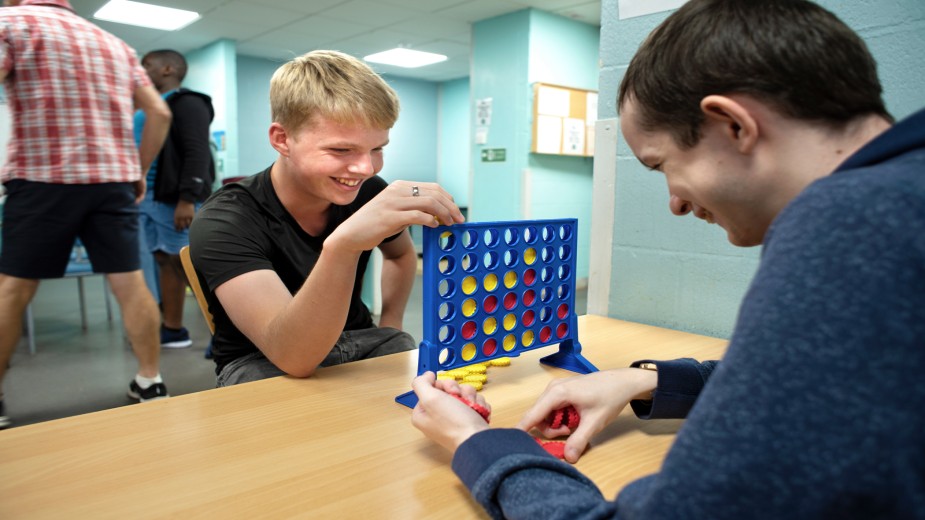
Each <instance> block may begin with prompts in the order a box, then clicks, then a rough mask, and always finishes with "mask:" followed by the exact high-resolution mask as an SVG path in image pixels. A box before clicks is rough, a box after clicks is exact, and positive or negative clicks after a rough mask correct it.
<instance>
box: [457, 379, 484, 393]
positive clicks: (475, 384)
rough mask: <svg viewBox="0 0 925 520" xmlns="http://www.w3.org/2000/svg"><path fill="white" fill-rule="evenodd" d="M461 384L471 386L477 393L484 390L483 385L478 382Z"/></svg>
mask: <svg viewBox="0 0 925 520" xmlns="http://www.w3.org/2000/svg"><path fill="white" fill-rule="evenodd" d="M459 384H460V385H469V386H471V387H473V388H475V390H476V391H479V390H481V389H482V383H479V382H478V381H463V382H462V383H459Z"/></svg>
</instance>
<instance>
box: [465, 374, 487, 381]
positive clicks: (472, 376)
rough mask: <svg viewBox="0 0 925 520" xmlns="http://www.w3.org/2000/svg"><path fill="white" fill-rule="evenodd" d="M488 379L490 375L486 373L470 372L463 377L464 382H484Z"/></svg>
mask: <svg viewBox="0 0 925 520" xmlns="http://www.w3.org/2000/svg"><path fill="white" fill-rule="evenodd" d="M486 381H488V376H486V375H485V374H469V375H467V376H466V377H464V378H463V382H464V383H484V382H486Z"/></svg>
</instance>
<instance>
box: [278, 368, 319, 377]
mask: <svg viewBox="0 0 925 520" xmlns="http://www.w3.org/2000/svg"><path fill="white" fill-rule="evenodd" d="M316 368H318V367H299V368H295V369H291V370H286V369H283V371H284V372H286V374H288V375H290V376H292V377H298V378H302V379H304V378H307V377H311V376H313V375H315V369H316Z"/></svg>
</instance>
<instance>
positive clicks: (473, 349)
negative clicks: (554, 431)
mask: <svg viewBox="0 0 925 520" xmlns="http://www.w3.org/2000/svg"><path fill="white" fill-rule="evenodd" d="M577 226H578V221H577V219H562V220H529V221H511V222H482V223H466V224H457V225H454V226H451V227H448V226H441V227H437V228H424V251H423V253H424V338H423V341H421V344H420V347H419V349H418V375H421V374H423V373H424V372H427V371H432V372H438V371H441V370H450V369H453V368H457V367H461V366H465V365H470V364H472V363H478V362H482V361H487V360H490V359H493V358H497V357H504V356H509V357H516V356H519V355H520V353H521V352H525V351H528V350H533V349H537V348H542V347H546V346H549V345H554V344H558V345H559V350H558V352H556V353H554V354H552V355H549V356H546V357H544V358H542V359H541V360H540V361H541V362H542V363H545V364H548V365H551V366H556V367H560V368H565V369H568V370H572V371H575V372H580V373H589V372H594V371H596V370H597V368H595V367H594V365H592V364H591V363H590V362H588V360H586V359H585V358H584V357H582V355H581V345H580V343H579V342H578V326H577V315H576V314H575V251H576V242H577ZM395 400H396V401H398V402H399V403H402V404H404V405H407V406H409V407H413V406H414V405H415V404H417V396H415V395H414V392H408V393H405V394H402V395H400V396H398V397H396V399H395Z"/></svg>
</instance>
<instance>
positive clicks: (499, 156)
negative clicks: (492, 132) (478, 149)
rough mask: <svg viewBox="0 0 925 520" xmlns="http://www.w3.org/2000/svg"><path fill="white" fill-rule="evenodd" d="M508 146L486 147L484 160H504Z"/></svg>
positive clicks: (483, 152) (483, 151)
mask: <svg viewBox="0 0 925 520" xmlns="http://www.w3.org/2000/svg"><path fill="white" fill-rule="evenodd" d="M506 156H507V148H486V149H484V150H482V162H504V159H505V157H506Z"/></svg>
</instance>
